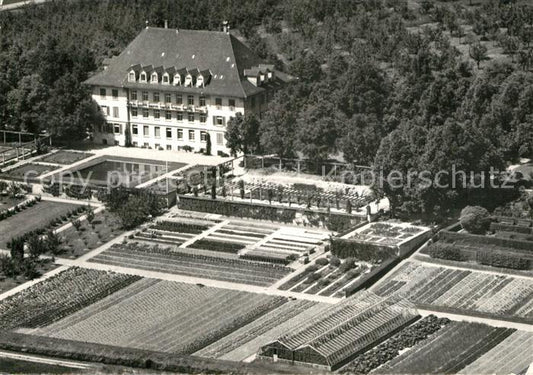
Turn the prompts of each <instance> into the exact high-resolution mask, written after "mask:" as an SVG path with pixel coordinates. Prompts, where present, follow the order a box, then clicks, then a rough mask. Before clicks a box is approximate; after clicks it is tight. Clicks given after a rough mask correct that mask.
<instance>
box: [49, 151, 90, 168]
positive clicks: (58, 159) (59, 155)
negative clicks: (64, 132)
mask: <svg viewBox="0 0 533 375" xmlns="http://www.w3.org/2000/svg"><path fill="white" fill-rule="evenodd" d="M93 155H94V154H91V153H89V152H74V151H63V150H61V151H58V152H56V153H53V154H51V155H48V156H45V157H43V158H42V159H40V161H43V162H46V163H55V164H62V165H69V164H73V163H76V162H78V161H80V160H83V159H86V158H88V157H90V156H93Z"/></svg>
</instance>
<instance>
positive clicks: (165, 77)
mask: <svg viewBox="0 0 533 375" xmlns="http://www.w3.org/2000/svg"><path fill="white" fill-rule="evenodd" d="M163 83H164V84H166V85H168V84H169V76H168V74H167V73H165V74H164V75H163Z"/></svg>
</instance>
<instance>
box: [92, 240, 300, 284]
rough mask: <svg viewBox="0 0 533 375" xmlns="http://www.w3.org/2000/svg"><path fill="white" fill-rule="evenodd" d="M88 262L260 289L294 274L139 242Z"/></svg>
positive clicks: (284, 269)
mask: <svg viewBox="0 0 533 375" xmlns="http://www.w3.org/2000/svg"><path fill="white" fill-rule="evenodd" d="M89 261H90V262H97V263H104V264H110V265H115V266H122V267H130V268H138V269H143V270H148V271H157V272H165V273H172V274H179V275H185V276H191V277H202V278H208V279H214V280H220V281H228V282H234V283H242V284H251V285H258V286H269V285H272V284H273V283H275V282H276V281H277V280H279V279H281V278H283V277H284V276H285V275H287V274H288V273H290V272H291V271H292V269H291V268H288V267H285V266H282V265H277V264H270V263H263V262H252V261H248V260H244V259H239V258H238V256H237V255H235V254H227V253H223V252H215V251H209V250H207V251H206V250H196V249H181V248H176V247H160V246H153V245H149V244H137V243H127V244H115V245H113V246H112V247H111V248H109V249H108V250H106V251H104V252H103V253H101V254H99V255H97V256H96V257H94V258H91V259H90V260H89Z"/></svg>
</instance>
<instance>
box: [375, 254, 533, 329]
mask: <svg viewBox="0 0 533 375" xmlns="http://www.w3.org/2000/svg"><path fill="white" fill-rule="evenodd" d="M374 293H376V294H378V295H381V296H389V295H392V294H394V293H399V294H402V295H405V297H406V298H408V299H409V300H410V301H412V302H413V303H415V304H417V305H420V306H435V307H438V306H442V307H446V308H452V309H457V310H464V311H473V312H481V313H488V314H494V315H499V316H506V317H522V318H527V319H533V301H532V299H533V279H526V278H515V277H511V276H504V275H498V274H492V273H485V272H479V271H471V270H464V269H451V268H445V267H439V266H432V265H429V264H427V263H417V262H406V263H404V264H403V265H402V266H401V267H400V268H399V269H398V270H397V271H395V272H394V273H393V274H392V275H390V276H389V277H387V278H386V279H385V280H383V281H382V282H381V284H380V285H378V286H377V287H376V288H374Z"/></svg>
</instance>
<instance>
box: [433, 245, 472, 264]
mask: <svg viewBox="0 0 533 375" xmlns="http://www.w3.org/2000/svg"><path fill="white" fill-rule="evenodd" d="M427 252H428V254H429V255H430V256H431V257H432V258H439V259H447V260H455V261H458V262H463V261H466V260H468V257H467V256H465V254H464V253H463V251H462V250H461V248H459V247H458V246H456V245H454V244H451V243H442V242H435V243H433V244H431V246H429V248H428V251H427Z"/></svg>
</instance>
